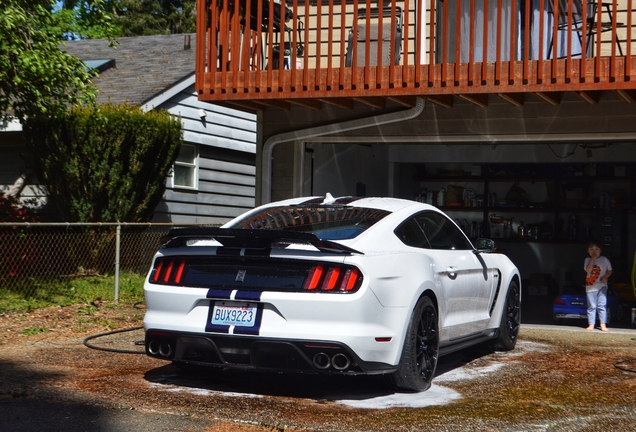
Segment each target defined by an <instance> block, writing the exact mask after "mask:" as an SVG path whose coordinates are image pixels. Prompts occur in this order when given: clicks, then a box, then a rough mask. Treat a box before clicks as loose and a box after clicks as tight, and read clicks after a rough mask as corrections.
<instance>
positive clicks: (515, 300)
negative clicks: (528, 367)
mask: <svg viewBox="0 0 636 432" xmlns="http://www.w3.org/2000/svg"><path fill="white" fill-rule="evenodd" d="M520 326H521V296H520V295H519V286H518V285H517V282H515V281H512V282H510V286H509V287H508V292H507V294H506V302H505V304H504V310H503V313H502V315H501V324H500V326H499V336H498V337H497V339H496V340H495V342H494V348H495V350H497V351H510V350H512V349H514V347H515V345H516V344H517V336H518V335H519V327H520Z"/></svg>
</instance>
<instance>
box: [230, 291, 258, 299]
mask: <svg viewBox="0 0 636 432" xmlns="http://www.w3.org/2000/svg"><path fill="white" fill-rule="evenodd" d="M261 294H262V292H261V291H237V292H236V295H235V296H234V300H251V301H261Z"/></svg>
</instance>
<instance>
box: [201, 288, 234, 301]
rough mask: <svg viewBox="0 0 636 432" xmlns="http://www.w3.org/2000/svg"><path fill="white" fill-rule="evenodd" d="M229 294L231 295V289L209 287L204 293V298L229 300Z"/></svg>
mask: <svg viewBox="0 0 636 432" xmlns="http://www.w3.org/2000/svg"><path fill="white" fill-rule="evenodd" d="M231 295H232V290H221V289H212V288H211V289H209V290H208V293H207V294H206V295H205V298H215V299H225V300H229V299H230V296H231Z"/></svg>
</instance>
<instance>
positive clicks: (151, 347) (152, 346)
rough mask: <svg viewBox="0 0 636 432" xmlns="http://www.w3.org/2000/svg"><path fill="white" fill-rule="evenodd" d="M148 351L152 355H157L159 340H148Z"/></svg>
mask: <svg viewBox="0 0 636 432" xmlns="http://www.w3.org/2000/svg"><path fill="white" fill-rule="evenodd" d="M148 352H149V353H150V354H152V355H159V342H157V341H156V340H154V339H153V340H151V341H150V342H148Z"/></svg>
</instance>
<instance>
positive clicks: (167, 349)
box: [159, 342, 172, 357]
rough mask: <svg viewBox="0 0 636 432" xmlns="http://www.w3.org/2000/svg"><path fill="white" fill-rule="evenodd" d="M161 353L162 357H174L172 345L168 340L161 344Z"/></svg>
mask: <svg viewBox="0 0 636 432" xmlns="http://www.w3.org/2000/svg"><path fill="white" fill-rule="evenodd" d="M159 355H160V356H162V357H172V346H170V344H169V343H168V342H163V343H162V344H160V345H159Z"/></svg>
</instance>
